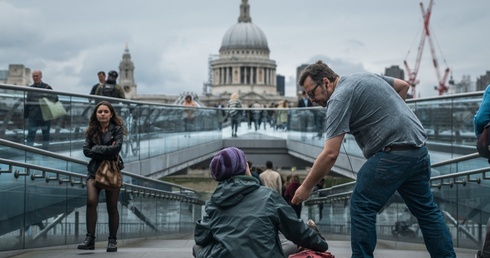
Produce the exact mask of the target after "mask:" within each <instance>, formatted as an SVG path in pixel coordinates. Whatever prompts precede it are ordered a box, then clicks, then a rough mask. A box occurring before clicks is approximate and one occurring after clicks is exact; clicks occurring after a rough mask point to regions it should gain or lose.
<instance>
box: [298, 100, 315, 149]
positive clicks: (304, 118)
mask: <svg viewBox="0 0 490 258" xmlns="http://www.w3.org/2000/svg"><path fill="white" fill-rule="evenodd" d="M297 106H298V107H299V108H309V107H313V103H312V102H311V100H310V99H309V98H308V97H307V96H306V91H303V92H302V94H301V98H300V99H299V100H298V105H297ZM298 116H299V121H300V126H301V139H302V140H305V139H306V135H305V134H306V131H307V130H308V122H309V121H310V117H311V111H310V110H298Z"/></svg>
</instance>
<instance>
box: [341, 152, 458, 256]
mask: <svg viewBox="0 0 490 258" xmlns="http://www.w3.org/2000/svg"><path fill="white" fill-rule="evenodd" d="M429 179H430V157H429V155H428V150H427V147H425V146H424V147H422V148H418V149H413V150H403V151H391V152H383V151H380V152H378V153H376V154H374V155H373V156H371V157H370V158H368V160H367V161H366V163H364V165H363V166H362V168H361V169H360V170H359V173H358V175H357V182H356V185H355V187H354V190H353V193H352V197H351V201H350V213H351V247H352V257H374V256H373V252H374V248H375V247H376V241H377V240H376V214H377V213H378V212H379V211H380V210H381V208H382V207H383V206H384V204H385V203H386V201H387V200H388V199H389V198H390V197H391V196H392V195H393V194H394V193H395V191H398V193H399V194H400V196H401V197H402V198H403V200H404V201H405V203H406V205H407V207H408V208H409V209H410V212H411V213H412V214H413V215H414V216H415V217H416V218H417V220H418V224H419V227H420V229H421V231H422V234H423V236H424V242H425V246H426V247H427V250H428V251H429V253H430V255H431V257H437V258H446V257H456V254H455V253H454V249H453V243H452V240H451V235H450V233H449V230H448V228H447V226H446V223H445V221H444V218H443V216H442V213H441V211H440V210H439V208H438V206H437V204H435V202H434V199H433V196H432V192H431V190H430V182H429Z"/></svg>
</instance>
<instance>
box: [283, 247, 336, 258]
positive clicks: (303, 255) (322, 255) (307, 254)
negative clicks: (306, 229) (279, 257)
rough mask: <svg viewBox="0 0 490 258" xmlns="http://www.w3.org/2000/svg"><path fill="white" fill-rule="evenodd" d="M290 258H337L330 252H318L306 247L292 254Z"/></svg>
mask: <svg viewBox="0 0 490 258" xmlns="http://www.w3.org/2000/svg"><path fill="white" fill-rule="evenodd" d="M288 258H335V255H333V254H331V253H330V252H317V251H313V250H308V249H306V250H303V251H301V252H298V253H295V254H292V255H290V256H289V257H288Z"/></svg>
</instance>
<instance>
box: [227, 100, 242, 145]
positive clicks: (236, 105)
mask: <svg viewBox="0 0 490 258" xmlns="http://www.w3.org/2000/svg"><path fill="white" fill-rule="evenodd" d="M241 108H242V102H241V101H240V100H239V99H238V93H236V92H234V93H233V94H231V96H230V100H229V101H228V116H229V117H230V120H231V137H237V135H236V133H237V130H238V125H239V124H240V123H241V120H242V116H241V115H242V110H241Z"/></svg>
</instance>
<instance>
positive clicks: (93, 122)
mask: <svg viewBox="0 0 490 258" xmlns="http://www.w3.org/2000/svg"><path fill="white" fill-rule="evenodd" d="M102 105H104V106H107V107H108V108H109V110H110V111H111V114H112V117H111V120H110V122H109V123H111V124H114V125H119V126H121V128H122V129H123V134H126V128H124V122H123V120H122V119H121V117H119V116H118V115H117V114H116V110H114V107H113V106H112V104H111V103H110V102H108V101H101V102H99V103H97V105H95V108H94V110H93V111H92V114H91V115H90V119H89V121H88V126H87V131H86V132H85V134H86V135H87V136H90V138H94V137H95V136H97V135H98V133H99V132H100V130H101V127H100V123H99V120H97V110H98V109H99V107H100V106H102Z"/></svg>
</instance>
